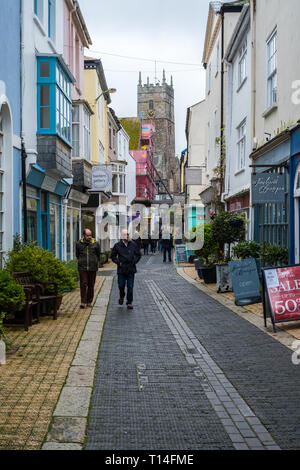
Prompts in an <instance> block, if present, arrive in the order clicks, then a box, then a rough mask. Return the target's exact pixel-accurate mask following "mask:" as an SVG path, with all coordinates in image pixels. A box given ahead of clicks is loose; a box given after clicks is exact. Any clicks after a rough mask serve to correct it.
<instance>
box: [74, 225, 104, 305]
mask: <svg viewBox="0 0 300 470" xmlns="http://www.w3.org/2000/svg"><path fill="white" fill-rule="evenodd" d="M76 258H77V260H78V271H79V278H80V296H81V304H80V308H85V307H91V306H92V303H93V298H94V286H95V281H96V274H97V271H98V266H99V260H100V246H99V243H98V242H96V241H95V239H94V238H93V237H92V232H91V230H89V229H88V228H86V229H84V231H83V237H82V238H81V240H79V242H77V244H76Z"/></svg>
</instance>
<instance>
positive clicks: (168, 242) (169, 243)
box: [161, 235, 174, 248]
mask: <svg viewBox="0 0 300 470" xmlns="http://www.w3.org/2000/svg"><path fill="white" fill-rule="evenodd" d="M173 244H174V242H173V235H170V238H162V240H161V246H162V247H163V248H173Z"/></svg>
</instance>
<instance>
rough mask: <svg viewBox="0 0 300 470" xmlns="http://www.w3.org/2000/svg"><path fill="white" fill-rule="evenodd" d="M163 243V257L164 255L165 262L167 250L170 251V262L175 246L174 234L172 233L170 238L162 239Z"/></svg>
mask: <svg viewBox="0 0 300 470" xmlns="http://www.w3.org/2000/svg"><path fill="white" fill-rule="evenodd" d="M161 244H162V249H163V257H164V263H165V262H166V261H167V252H168V258H169V262H171V261H172V259H171V253H172V248H173V244H174V242H173V235H172V234H171V233H170V237H169V238H163V239H162V241H161Z"/></svg>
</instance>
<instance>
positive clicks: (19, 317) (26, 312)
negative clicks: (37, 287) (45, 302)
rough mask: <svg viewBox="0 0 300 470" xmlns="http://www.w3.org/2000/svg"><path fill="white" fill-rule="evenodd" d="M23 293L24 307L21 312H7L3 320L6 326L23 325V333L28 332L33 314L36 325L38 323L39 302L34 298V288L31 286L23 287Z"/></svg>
mask: <svg viewBox="0 0 300 470" xmlns="http://www.w3.org/2000/svg"><path fill="white" fill-rule="evenodd" d="M23 289H24V292H25V305H24V307H23V309H22V310H20V311H16V312H8V313H7V316H5V317H4V319H3V324H4V325H6V326H20V325H24V329H25V331H28V328H29V326H31V325H32V320H33V313H34V312H35V313H36V318H37V323H39V321H40V301H39V299H37V298H36V295H35V292H34V288H33V287H32V286H23Z"/></svg>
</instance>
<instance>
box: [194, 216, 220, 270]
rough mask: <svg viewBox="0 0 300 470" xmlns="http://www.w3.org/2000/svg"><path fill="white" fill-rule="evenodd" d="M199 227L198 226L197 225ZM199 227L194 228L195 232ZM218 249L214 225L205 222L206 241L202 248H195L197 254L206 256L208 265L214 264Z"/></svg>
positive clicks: (201, 256)
mask: <svg viewBox="0 0 300 470" xmlns="http://www.w3.org/2000/svg"><path fill="white" fill-rule="evenodd" d="M197 227H198V226H197ZM197 227H194V228H193V229H192V231H193V232H196V231H197ZM217 250H218V244H217V242H216V240H215V239H214V237H213V234H212V225H211V223H210V224H204V242H203V247H202V248H201V249H200V250H195V255H196V256H198V257H200V258H204V259H205V263H206V264H207V265H209V264H212V263H213V261H212V259H213V258H215V256H216V253H217Z"/></svg>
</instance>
